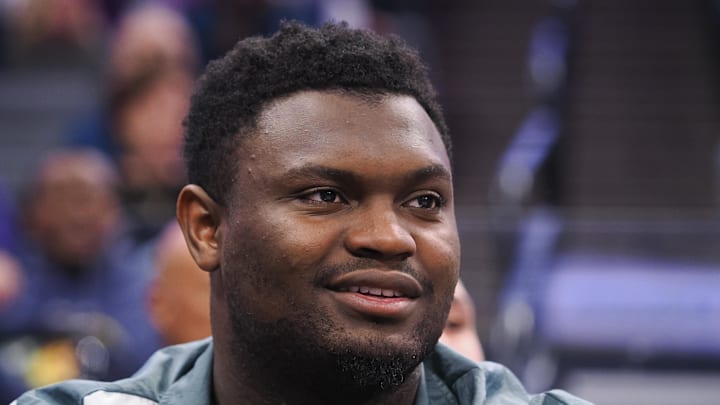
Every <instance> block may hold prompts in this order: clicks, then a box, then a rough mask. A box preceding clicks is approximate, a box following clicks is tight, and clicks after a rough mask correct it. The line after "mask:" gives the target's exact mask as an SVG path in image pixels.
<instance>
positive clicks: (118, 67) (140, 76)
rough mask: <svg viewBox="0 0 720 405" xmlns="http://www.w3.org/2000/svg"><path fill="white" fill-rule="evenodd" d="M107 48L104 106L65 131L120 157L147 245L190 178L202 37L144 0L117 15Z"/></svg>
mask: <svg viewBox="0 0 720 405" xmlns="http://www.w3.org/2000/svg"><path fill="white" fill-rule="evenodd" d="M109 53H110V55H109V62H108V66H107V68H106V73H105V79H104V80H105V83H104V87H105V102H104V105H103V106H102V109H101V110H100V111H95V112H94V113H93V114H92V115H90V116H89V117H88V118H86V119H85V120H84V121H83V122H82V124H81V125H77V126H76V127H75V128H74V129H73V130H72V131H71V132H70V133H69V134H67V135H66V137H67V138H68V141H67V142H68V144H70V145H75V146H91V147H95V148H97V149H99V150H101V151H103V152H104V153H106V154H107V155H108V156H109V157H110V158H111V159H113V160H114V161H115V163H116V165H117V167H118V169H119V177H120V183H119V189H120V197H121V201H122V206H123V209H124V215H125V219H126V221H127V222H128V227H129V230H130V234H131V236H132V237H133V239H134V240H135V241H136V242H137V243H138V244H142V243H144V242H148V241H150V240H151V239H153V238H154V237H155V236H157V234H158V233H159V232H160V230H161V229H162V227H163V226H164V224H165V223H167V221H168V220H170V219H171V218H173V217H174V214H175V199H176V197H177V194H178V192H179V190H180V188H181V187H182V185H183V184H184V183H185V176H184V173H185V170H184V167H183V162H182V156H181V154H182V153H181V150H182V134H183V129H182V120H183V118H184V116H185V115H186V113H187V108H188V102H189V97H190V91H191V88H192V84H193V81H194V80H195V77H196V75H197V70H198V65H199V56H198V49H197V42H196V39H195V36H194V33H193V31H192V29H191V27H190V26H189V25H188V23H187V21H186V20H185V19H184V18H183V16H182V15H181V14H180V13H179V12H178V11H176V10H175V9H173V8H171V7H168V6H164V5H161V4H157V3H143V4H140V5H138V6H135V7H133V8H131V9H129V10H128V11H127V12H126V14H125V15H124V16H123V18H122V19H121V20H120V21H119V24H118V28H117V31H116V32H115V35H114V36H113V39H112V41H111V46H110V52H109Z"/></svg>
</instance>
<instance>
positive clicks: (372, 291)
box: [347, 286, 403, 297]
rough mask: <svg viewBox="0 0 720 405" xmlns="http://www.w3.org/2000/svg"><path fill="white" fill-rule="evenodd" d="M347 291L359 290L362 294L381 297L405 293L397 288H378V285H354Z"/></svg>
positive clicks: (398, 295) (400, 295) (397, 295)
mask: <svg viewBox="0 0 720 405" xmlns="http://www.w3.org/2000/svg"><path fill="white" fill-rule="evenodd" d="M347 291H350V292H355V293H356V292H359V293H360V294H369V295H377V296H379V297H402V296H403V294H402V293H401V292H400V291H396V290H390V289H386V288H378V287H364V286H363V287H357V286H352V287H348V288H347Z"/></svg>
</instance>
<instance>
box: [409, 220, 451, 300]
mask: <svg viewBox="0 0 720 405" xmlns="http://www.w3.org/2000/svg"><path fill="white" fill-rule="evenodd" d="M418 250H419V251H421V253H420V255H421V258H422V260H423V261H424V262H425V263H426V266H427V268H428V269H430V271H431V277H432V278H433V280H434V282H435V285H436V288H437V289H438V292H440V289H441V288H442V290H443V293H447V290H450V294H451V295H452V292H453V291H454V289H455V284H456V283H457V280H458V276H459V272H460V242H459V240H458V238H457V234H456V233H453V232H450V231H447V232H437V233H434V234H432V235H431V236H430V237H426V238H424V239H423V241H422V244H420V243H419V244H418Z"/></svg>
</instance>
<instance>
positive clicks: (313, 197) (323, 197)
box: [302, 188, 345, 204]
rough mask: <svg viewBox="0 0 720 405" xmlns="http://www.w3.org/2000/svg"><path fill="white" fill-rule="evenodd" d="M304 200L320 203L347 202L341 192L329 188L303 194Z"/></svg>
mask: <svg viewBox="0 0 720 405" xmlns="http://www.w3.org/2000/svg"><path fill="white" fill-rule="evenodd" d="M302 198H303V199H304V200H307V201H311V202H318V203H329V204H340V203H343V202H345V199H343V198H342V197H341V196H340V193H339V192H337V191H335V190H333V189H329V188H324V189H318V190H313V191H310V192H308V193H306V194H304V195H303V196H302Z"/></svg>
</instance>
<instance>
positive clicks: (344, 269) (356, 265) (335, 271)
mask: <svg viewBox="0 0 720 405" xmlns="http://www.w3.org/2000/svg"><path fill="white" fill-rule="evenodd" d="M366 269H379V270H387V271H399V272H401V273H405V274H408V275H410V276H411V277H413V278H414V279H415V280H417V281H418V282H419V283H420V285H421V286H422V287H423V290H424V291H426V292H430V293H432V292H433V291H434V289H433V284H432V282H431V281H430V279H429V278H428V277H426V276H425V275H423V274H422V273H421V272H419V271H418V270H417V269H416V268H415V266H413V265H412V264H411V263H409V262H408V261H402V262H399V263H397V264H396V265H395V266H388V265H387V263H384V262H380V261H378V260H374V259H369V258H361V257H359V258H354V259H352V260H351V261H348V262H346V263H341V264H328V265H324V266H322V267H320V268H318V269H317V272H316V273H315V276H314V277H313V285H316V286H320V287H322V286H327V285H328V284H330V282H331V281H332V280H333V279H335V278H337V277H339V276H342V275H344V274H347V273H352V272H353V271H357V270H366Z"/></svg>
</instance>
